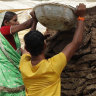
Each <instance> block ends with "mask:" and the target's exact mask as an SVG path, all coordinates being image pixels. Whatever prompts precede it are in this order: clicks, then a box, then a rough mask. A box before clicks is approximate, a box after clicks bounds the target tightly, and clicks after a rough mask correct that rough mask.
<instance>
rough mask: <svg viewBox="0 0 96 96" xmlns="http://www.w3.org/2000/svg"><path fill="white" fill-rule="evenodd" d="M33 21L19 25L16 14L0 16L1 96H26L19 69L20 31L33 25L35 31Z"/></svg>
mask: <svg viewBox="0 0 96 96" xmlns="http://www.w3.org/2000/svg"><path fill="white" fill-rule="evenodd" d="M32 14H33V13H32V12H31V15H32ZM33 19H34V18H33ZM33 19H32V18H31V19H29V20H27V21H26V22H24V23H22V24H19V23H18V21H17V15H16V14H15V13H14V12H4V13H1V14H0V27H1V28H0V96H25V90H24V84H23V81H22V77H21V73H20V71H19V69H18V65H19V60H20V56H21V48H20V41H19V38H18V31H21V30H24V29H27V28H30V27H31V26H32V25H33V29H34V22H33Z"/></svg>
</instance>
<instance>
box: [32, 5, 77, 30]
mask: <svg viewBox="0 0 96 96" xmlns="http://www.w3.org/2000/svg"><path fill="white" fill-rule="evenodd" d="M33 10H34V11H35V13H36V17H37V19H38V21H39V22H40V23H41V24H42V25H44V26H46V27H47V28H50V29H55V30H69V29H71V28H72V27H74V26H75V23H76V16H75V15H74V11H75V8H73V7H71V6H67V5H64V4H59V3H42V4H39V5H37V6H35V7H34V8H33Z"/></svg>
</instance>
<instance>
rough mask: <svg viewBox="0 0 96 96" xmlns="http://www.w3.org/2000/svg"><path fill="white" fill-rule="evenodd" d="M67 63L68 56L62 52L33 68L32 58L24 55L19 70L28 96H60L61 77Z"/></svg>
mask: <svg viewBox="0 0 96 96" xmlns="http://www.w3.org/2000/svg"><path fill="white" fill-rule="evenodd" d="M66 63H67V62H66V56H65V55H64V53H62V52H61V53H59V54H57V55H55V56H53V57H52V58H50V59H48V60H47V59H44V60H42V61H41V62H40V63H38V64H37V65H36V66H32V64H31V56H30V55H29V54H24V55H23V56H22V57H21V60H20V67H19V68H20V71H21V74H22V78H23V82H24V85H25V88H26V96H60V94H61V80H60V75H61V72H62V70H63V68H64V67H65V65H66Z"/></svg>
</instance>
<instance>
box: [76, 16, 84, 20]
mask: <svg viewBox="0 0 96 96" xmlns="http://www.w3.org/2000/svg"><path fill="white" fill-rule="evenodd" d="M77 20H81V21H84V20H85V18H84V17H80V16H79V17H78V18H77Z"/></svg>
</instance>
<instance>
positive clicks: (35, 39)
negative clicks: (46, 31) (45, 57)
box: [24, 30, 44, 56]
mask: <svg viewBox="0 0 96 96" xmlns="http://www.w3.org/2000/svg"><path fill="white" fill-rule="evenodd" d="M24 41H25V48H26V50H27V51H28V52H30V54H31V55H32V56H38V55H39V54H41V53H42V51H43V49H44V36H43V34H42V33H41V32H39V31H37V30H36V31H30V32H29V33H27V34H26V35H25V36H24Z"/></svg>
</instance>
